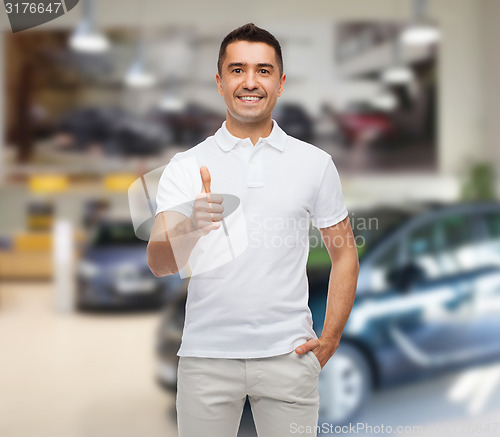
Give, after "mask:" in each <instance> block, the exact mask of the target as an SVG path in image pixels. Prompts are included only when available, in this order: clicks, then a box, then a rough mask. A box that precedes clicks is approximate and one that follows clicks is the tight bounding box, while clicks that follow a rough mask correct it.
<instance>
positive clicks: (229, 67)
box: [227, 62, 274, 70]
mask: <svg viewBox="0 0 500 437" xmlns="http://www.w3.org/2000/svg"><path fill="white" fill-rule="evenodd" d="M247 66H248V64H247V63H246V62H231V63H230V64H229V65H228V66H227V69H228V70H231V68H233V67H247ZM257 67H259V68H264V67H266V68H269V69H271V70H274V65H273V64H267V63H260V64H257Z"/></svg>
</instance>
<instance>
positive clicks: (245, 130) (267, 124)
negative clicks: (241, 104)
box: [226, 111, 273, 146]
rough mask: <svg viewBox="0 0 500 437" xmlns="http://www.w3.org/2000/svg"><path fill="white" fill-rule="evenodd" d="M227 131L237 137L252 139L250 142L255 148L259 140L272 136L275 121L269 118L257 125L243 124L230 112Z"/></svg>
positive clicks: (258, 122) (256, 123) (227, 117)
mask: <svg viewBox="0 0 500 437" xmlns="http://www.w3.org/2000/svg"><path fill="white" fill-rule="evenodd" d="M226 129H227V130H228V131H229V133H230V134H231V135H234V136H235V137H238V138H250V141H251V142H252V144H253V145H254V146H255V144H256V143H257V141H259V138H266V137H268V136H269V135H270V134H271V131H272V130H273V120H272V118H271V116H269V118H267V119H265V120H261V121H257V122H255V123H248V122H245V123H242V122H240V121H239V120H236V119H234V118H233V117H231V115H230V114H229V111H228V113H227V116H226Z"/></svg>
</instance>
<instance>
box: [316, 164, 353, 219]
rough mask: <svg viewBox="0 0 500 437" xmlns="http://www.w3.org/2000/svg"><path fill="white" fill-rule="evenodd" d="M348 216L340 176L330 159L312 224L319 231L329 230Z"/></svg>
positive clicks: (318, 195) (320, 187)
mask: <svg viewBox="0 0 500 437" xmlns="http://www.w3.org/2000/svg"><path fill="white" fill-rule="evenodd" d="M347 215H348V213H347V209H346V207H345V204H344V196H343V194H342V186H341V184H340V178H339V174H338V172H337V169H336V168H335V164H334V163H333V160H332V159H331V157H329V158H328V163H327V165H326V169H325V172H324V173H323V178H322V180H321V184H320V186H319V190H318V193H317V195H316V199H315V201H314V206H313V210H312V212H311V218H312V224H313V225H314V226H315V227H316V228H318V229H319V228H327V227H329V226H333V225H335V224H337V223H339V222H341V221H342V220H344V219H345V218H346V217H347Z"/></svg>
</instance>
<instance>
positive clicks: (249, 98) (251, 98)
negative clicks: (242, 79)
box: [238, 97, 262, 100]
mask: <svg viewBox="0 0 500 437" xmlns="http://www.w3.org/2000/svg"><path fill="white" fill-rule="evenodd" d="M238 99H240V100H260V99H262V97H238Z"/></svg>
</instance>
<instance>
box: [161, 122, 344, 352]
mask: <svg viewBox="0 0 500 437" xmlns="http://www.w3.org/2000/svg"><path fill="white" fill-rule="evenodd" d="M201 166H206V167H207V168H208V169H209V171H210V175H211V191H212V192H213V193H221V194H223V195H224V194H232V195H235V196H237V197H238V198H239V199H240V202H241V204H240V206H241V208H242V211H243V215H244V218H245V220H244V221H245V224H246V235H245V238H246V244H247V246H246V248H245V250H243V251H242V252H241V253H240V254H239V255H238V256H236V257H235V258H234V259H231V260H230V261H229V262H226V263H225V264H223V265H221V266H219V267H217V268H215V269H212V270H209V271H207V272H204V273H201V274H199V275H195V276H192V277H191V278H190V282H189V286H188V297H187V303H186V320H185V325H184V331H183V335H182V344H181V347H180V349H179V351H178V353H177V355H178V356H197V357H218V358H257V357H268V356H273V355H280V354H285V353H288V352H291V351H292V350H294V349H295V348H296V347H297V346H299V345H300V344H302V343H304V342H306V341H307V340H308V339H311V338H317V336H316V334H315V332H314V330H313V326H312V317H311V312H310V310H309V307H308V304H307V303H308V281H307V276H306V262H307V258H308V253H309V237H308V235H309V225H310V221H311V220H312V224H313V225H314V226H316V227H317V228H324V227H328V226H332V225H334V224H336V223H338V222H340V221H342V220H343V219H345V218H346V217H347V210H346V208H345V205H344V199H343V195H342V188H341V184H340V180H339V176H338V173H337V170H336V168H335V165H334V164H333V161H332V158H331V156H330V155H329V154H328V153H326V152H324V151H323V150H321V149H319V148H317V147H315V146H313V145H311V144H308V143H305V142H303V141H300V140H298V139H296V138H293V137H290V136H288V135H287V134H286V133H285V132H283V130H282V129H281V128H280V127H279V126H278V124H277V123H276V121H274V120H273V129H272V132H271V134H270V135H269V136H268V137H267V138H260V139H259V141H258V142H257V144H256V145H255V146H254V145H253V144H252V142H251V141H250V139H249V138H245V139H241V138H237V137H235V136H233V135H231V134H230V133H229V131H228V130H227V128H226V122H224V123H223V125H222V127H221V128H220V129H219V130H218V131H217V132H216V133H215V135H213V136H211V137H208V138H207V139H206V140H205V141H203V142H202V143H200V144H198V145H197V146H195V147H193V148H191V149H189V150H187V151H185V152H181V153H178V154H176V155H175V156H174V157H173V158H172V160H171V162H170V163H169V164H168V165H167V167H166V168H165V170H164V172H163V174H162V176H161V179H160V183H159V187H158V194H157V199H156V200H157V211H156V213H157V214H158V213H160V212H162V211H166V210H176V211H180V212H182V213H183V214H185V215H186V216H190V215H191V213H192V201H193V200H194V199H195V197H196V195H197V194H198V193H200V192H201V190H202V182H201V176H200V172H199V168H200V167H201ZM213 232H223V229H222V226H221V227H220V228H219V229H217V230H216V231H212V232H211V233H210V234H208V235H209V236H210V235H211V234H212V233H213ZM203 238H207V237H202V239H203Z"/></svg>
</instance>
